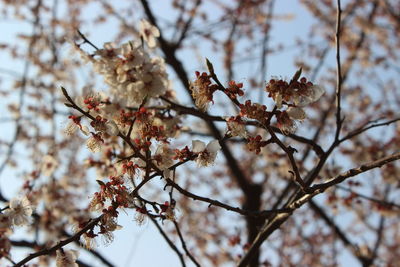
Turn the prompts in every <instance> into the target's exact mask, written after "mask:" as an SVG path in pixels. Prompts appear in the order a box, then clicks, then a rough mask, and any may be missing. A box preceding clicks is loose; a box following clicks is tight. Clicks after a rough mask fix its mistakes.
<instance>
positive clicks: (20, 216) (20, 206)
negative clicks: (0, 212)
mask: <svg viewBox="0 0 400 267" xmlns="http://www.w3.org/2000/svg"><path fill="white" fill-rule="evenodd" d="M32 212H33V209H32V206H31V203H30V201H29V200H28V198H27V197H26V196H23V197H16V198H13V199H11V201H10V209H9V210H8V215H9V217H10V220H11V222H12V224H13V225H16V226H20V225H25V224H27V223H28V222H29V218H30V216H31V215H32Z"/></svg>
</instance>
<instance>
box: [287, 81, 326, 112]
mask: <svg viewBox="0 0 400 267" xmlns="http://www.w3.org/2000/svg"><path fill="white" fill-rule="evenodd" d="M324 93H325V90H324V89H323V88H322V87H321V86H318V85H312V86H310V87H309V88H307V92H306V93H305V94H296V95H295V96H294V104H295V105H296V106H299V107H304V106H307V105H309V104H311V103H314V102H315V101H317V100H318V99H320V98H321V96H322V95H323V94H324Z"/></svg>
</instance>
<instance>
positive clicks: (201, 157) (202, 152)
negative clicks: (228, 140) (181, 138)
mask: <svg viewBox="0 0 400 267" xmlns="http://www.w3.org/2000/svg"><path fill="white" fill-rule="evenodd" d="M220 149H221V146H220V144H219V142H218V140H213V141H211V142H209V143H208V144H207V146H206V144H205V143H204V142H202V141H199V140H193V141H192V150H193V152H195V153H197V158H196V163H197V165H198V166H199V167H206V166H210V165H212V164H213V163H214V161H215V158H216V157H217V153H218V151H219V150H220Z"/></svg>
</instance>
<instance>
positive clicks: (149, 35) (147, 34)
mask: <svg viewBox="0 0 400 267" xmlns="http://www.w3.org/2000/svg"><path fill="white" fill-rule="evenodd" d="M139 31H140V35H141V36H142V37H143V40H144V41H145V42H146V43H147V45H148V46H149V47H150V48H153V47H155V46H156V45H157V43H156V38H157V37H159V36H160V31H159V30H158V29H157V27H156V26H154V25H152V24H150V22H148V21H147V20H145V19H142V20H141V21H140V23H139Z"/></svg>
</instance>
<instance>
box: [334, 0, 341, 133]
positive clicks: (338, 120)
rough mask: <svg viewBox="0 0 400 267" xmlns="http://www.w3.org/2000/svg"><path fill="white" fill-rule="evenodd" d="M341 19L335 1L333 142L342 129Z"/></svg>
mask: <svg viewBox="0 0 400 267" xmlns="http://www.w3.org/2000/svg"><path fill="white" fill-rule="evenodd" d="M341 17H342V9H341V5H340V0H337V17H336V69H337V78H336V133H335V140H339V135H340V130H341V128H342V118H341V108H342V107H341V94H342V84H343V80H342V69H341V63H340V34H341V28H340V26H341V25H340V23H341Z"/></svg>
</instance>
